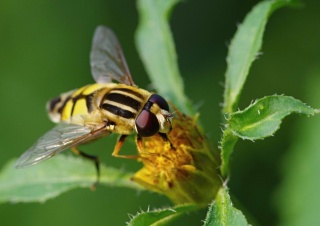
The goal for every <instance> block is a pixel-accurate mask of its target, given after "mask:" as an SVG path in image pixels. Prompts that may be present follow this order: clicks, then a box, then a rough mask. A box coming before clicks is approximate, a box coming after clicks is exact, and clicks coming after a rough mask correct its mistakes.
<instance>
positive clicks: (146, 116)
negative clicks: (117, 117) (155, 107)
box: [136, 110, 160, 137]
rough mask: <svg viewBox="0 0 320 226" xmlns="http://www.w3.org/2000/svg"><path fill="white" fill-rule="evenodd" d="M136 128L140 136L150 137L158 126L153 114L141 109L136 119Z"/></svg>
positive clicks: (157, 129) (156, 130)
mask: <svg viewBox="0 0 320 226" xmlns="http://www.w3.org/2000/svg"><path fill="white" fill-rule="evenodd" d="M136 128H137V132H138V134H139V135H140V136H142V137H150V136H152V135H154V134H156V133H157V132H158V131H159V129H160V126H159V122H158V119H157V117H156V116H155V114H153V113H151V112H150V111H147V110H142V111H141V113H140V114H139V116H138V117H137V119H136Z"/></svg>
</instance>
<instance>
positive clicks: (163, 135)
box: [158, 132, 176, 150]
mask: <svg viewBox="0 0 320 226" xmlns="http://www.w3.org/2000/svg"><path fill="white" fill-rule="evenodd" d="M158 134H159V135H160V137H162V139H163V140H164V141H165V142H169V143H170V148H171V149H173V150H176V148H175V147H174V146H173V144H172V143H171V142H170V140H169V138H168V135H167V134H166V133H160V132H159V133H158Z"/></svg>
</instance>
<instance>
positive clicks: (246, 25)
mask: <svg viewBox="0 0 320 226" xmlns="http://www.w3.org/2000/svg"><path fill="white" fill-rule="evenodd" d="M292 2H293V1H285V0H278V1H263V2H260V3H259V4H257V5H256V6H255V7H254V8H253V9H252V10H251V12H250V13H249V14H248V15H247V16H246V18H245V19H244V21H243V23H242V24H241V25H239V27H238V30H237V32H236V34H235V36H234V38H233V39H232V41H231V44H230V47H229V52H228V56H227V71H226V75H225V76H226V82H225V92H224V109H223V110H224V112H225V113H232V112H234V110H235V109H237V104H238V100H239V97H240V93H241V90H242V88H243V86H244V83H245V81H246V79H247V76H248V73H249V69H250V67H251V65H252V63H253V61H254V60H255V59H256V58H257V56H258V53H259V51H260V49H261V45H262V37H263V33H264V30H265V27H266V23H267V20H268V18H269V16H270V15H271V14H272V13H273V12H274V11H275V10H276V9H278V8H280V7H282V6H285V5H289V4H292Z"/></svg>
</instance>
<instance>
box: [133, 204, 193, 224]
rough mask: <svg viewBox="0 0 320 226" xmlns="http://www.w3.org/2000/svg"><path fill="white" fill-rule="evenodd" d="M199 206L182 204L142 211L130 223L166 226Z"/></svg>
mask: <svg viewBox="0 0 320 226" xmlns="http://www.w3.org/2000/svg"><path fill="white" fill-rule="evenodd" d="M198 208H199V207H197V206H195V205H181V206H176V207H172V208H164V209H157V210H152V211H149V210H148V211H147V212H141V213H138V214H137V215H135V216H133V217H132V219H131V220H130V222H129V223H128V225H129V226H145V225H150V226H151V225H152V226H166V225H170V222H171V221H172V220H173V219H174V218H176V217H178V216H180V215H182V214H184V213H187V212H190V211H194V210H196V209H198Z"/></svg>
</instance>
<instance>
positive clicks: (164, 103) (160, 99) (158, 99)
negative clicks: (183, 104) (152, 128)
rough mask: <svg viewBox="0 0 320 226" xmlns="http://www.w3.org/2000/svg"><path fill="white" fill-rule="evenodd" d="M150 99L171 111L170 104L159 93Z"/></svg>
mask: <svg viewBox="0 0 320 226" xmlns="http://www.w3.org/2000/svg"><path fill="white" fill-rule="evenodd" d="M148 101H150V102H152V103H155V104H157V105H158V106H159V107H160V108H161V109H163V110H166V111H169V105H168V103H167V101H166V100H165V99H164V98H163V97H162V96H159V95H158V94H152V95H151V96H150V98H149V100H148Z"/></svg>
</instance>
